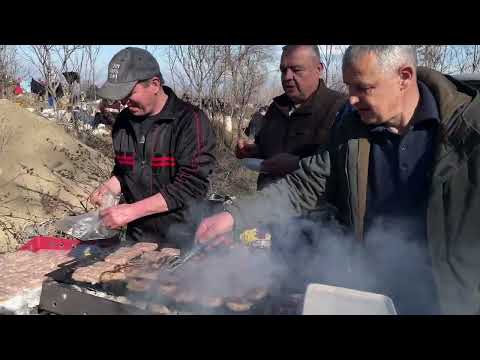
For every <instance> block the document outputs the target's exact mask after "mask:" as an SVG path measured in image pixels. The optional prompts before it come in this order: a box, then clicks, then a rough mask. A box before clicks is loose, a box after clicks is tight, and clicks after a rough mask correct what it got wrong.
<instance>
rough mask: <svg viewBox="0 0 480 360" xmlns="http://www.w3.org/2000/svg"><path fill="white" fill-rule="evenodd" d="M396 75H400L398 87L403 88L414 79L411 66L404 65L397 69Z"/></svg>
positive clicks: (413, 71)
mask: <svg viewBox="0 0 480 360" xmlns="http://www.w3.org/2000/svg"><path fill="white" fill-rule="evenodd" d="M398 75H399V77H400V89H401V90H405V89H406V88H407V87H408V86H409V85H410V83H411V82H412V81H413V80H414V77H415V70H414V69H413V67H412V66H410V65H405V66H402V67H401V68H400V69H398Z"/></svg>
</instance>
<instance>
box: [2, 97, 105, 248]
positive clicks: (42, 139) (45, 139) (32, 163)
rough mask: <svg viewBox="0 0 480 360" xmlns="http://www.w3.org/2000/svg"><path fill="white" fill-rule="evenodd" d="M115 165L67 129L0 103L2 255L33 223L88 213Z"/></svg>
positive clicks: (3, 102)
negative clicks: (91, 198)
mask: <svg viewBox="0 0 480 360" xmlns="http://www.w3.org/2000/svg"><path fill="white" fill-rule="evenodd" d="M111 167H112V164H111V161H110V160H109V159H107V158H105V157H104V156H103V155H102V154H100V153H99V152H97V151H96V150H94V149H92V148H89V147H87V146H86V145H84V144H82V143H81V142H80V141H78V140H77V139H75V138H73V137H72V136H70V135H69V134H67V133H66V132H65V130H64V129H63V127H62V126H60V125H57V124H56V123H55V122H53V121H51V120H48V119H46V118H44V117H42V116H39V115H36V114H35V113H31V112H29V111H27V110H25V109H23V108H22V107H21V106H19V105H18V104H15V103H12V102H10V101H8V100H0V252H4V251H6V250H13V249H14V248H15V246H16V245H17V244H16V240H15V237H16V236H18V235H22V234H21V232H22V231H23V230H24V229H25V227H26V226H28V225H31V224H33V223H42V222H45V221H48V220H51V219H54V218H61V217H62V216H64V215H65V214H68V213H81V212H83V210H82V209H83V206H82V204H81V202H85V200H86V197H87V196H88V194H89V193H90V192H91V191H92V190H93V189H94V188H95V187H96V186H97V185H98V183H99V182H100V181H103V180H104V179H105V178H106V177H108V175H109V173H110V170H111ZM22 236H23V235H22Z"/></svg>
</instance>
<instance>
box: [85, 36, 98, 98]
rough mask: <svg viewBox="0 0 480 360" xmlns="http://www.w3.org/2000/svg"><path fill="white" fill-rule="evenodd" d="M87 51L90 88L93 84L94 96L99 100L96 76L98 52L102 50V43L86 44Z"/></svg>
mask: <svg viewBox="0 0 480 360" xmlns="http://www.w3.org/2000/svg"><path fill="white" fill-rule="evenodd" d="M85 52H86V56H87V71H86V73H87V74H88V78H89V79H88V88H90V86H93V98H94V100H97V94H96V87H95V80H96V79H95V77H96V62H97V57H98V53H99V52H100V45H85Z"/></svg>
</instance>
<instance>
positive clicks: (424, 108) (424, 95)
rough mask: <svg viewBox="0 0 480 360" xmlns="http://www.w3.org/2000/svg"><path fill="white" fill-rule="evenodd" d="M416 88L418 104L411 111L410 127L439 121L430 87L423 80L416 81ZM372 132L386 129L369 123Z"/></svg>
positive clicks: (435, 102)
mask: <svg viewBox="0 0 480 360" xmlns="http://www.w3.org/2000/svg"><path fill="white" fill-rule="evenodd" d="M418 90H419V93H420V99H419V101H418V105H417V107H416V109H415V112H414V113H413V117H412V120H411V124H412V125H411V128H416V127H420V126H424V125H427V124H432V123H434V124H435V123H437V124H438V123H440V113H439V112H438V105H437V101H436V100H435V97H434V96H433V94H432V92H431V91H430V89H429V88H428V87H427V85H425V84H424V83H423V82H421V81H418ZM368 128H369V131H370V132H372V133H379V132H383V131H388V130H387V128H386V127H385V126H384V125H371V126H369V127H368Z"/></svg>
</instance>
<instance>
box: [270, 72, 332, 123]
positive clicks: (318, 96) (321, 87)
mask: <svg viewBox="0 0 480 360" xmlns="http://www.w3.org/2000/svg"><path fill="white" fill-rule="evenodd" d="M328 91H329V89H328V88H327V86H326V85H325V81H323V79H320V81H319V83H318V88H317V90H316V91H315V92H314V93H313V94H312V95H311V96H310V98H308V99H307V101H306V102H305V103H304V104H302V105H301V106H299V107H298V108H297V109H296V110H295V113H296V114H302V115H310V114H312V113H313V112H314V111H315V110H316V109H317V108H319V107H322V106H323V105H324V99H325V94H326V92H328ZM273 103H274V104H275V105H276V106H277V107H278V108H279V109H280V111H281V112H282V113H283V114H285V115H287V116H288V112H289V111H290V110H291V109H292V108H293V107H294V105H293V102H292V101H291V100H290V98H289V97H288V96H287V95H286V94H282V95H280V96H277V97H276V98H274V99H273Z"/></svg>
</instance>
